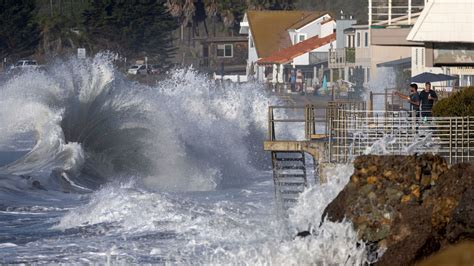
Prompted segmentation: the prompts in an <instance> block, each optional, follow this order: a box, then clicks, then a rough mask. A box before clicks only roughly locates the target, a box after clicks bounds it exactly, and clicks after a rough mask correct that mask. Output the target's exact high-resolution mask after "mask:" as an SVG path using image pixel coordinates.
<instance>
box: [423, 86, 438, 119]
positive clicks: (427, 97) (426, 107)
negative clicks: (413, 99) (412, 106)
mask: <svg viewBox="0 0 474 266" xmlns="http://www.w3.org/2000/svg"><path fill="white" fill-rule="evenodd" d="M437 100H438V95H436V92H435V91H434V90H432V89H431V83H429V82H426V83H425V89H424V90H423V91H421V92H420V101H421V115H422V116H423V117H431V116H432V113H431V111H432V109H433V105H434V103H435V101H437Z"/></svg>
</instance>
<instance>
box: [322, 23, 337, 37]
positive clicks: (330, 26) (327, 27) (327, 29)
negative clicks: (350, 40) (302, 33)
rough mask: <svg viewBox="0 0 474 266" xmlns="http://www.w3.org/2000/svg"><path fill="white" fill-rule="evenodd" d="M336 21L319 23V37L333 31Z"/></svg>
mask: <svg viewBox="0 0 474 266" xmlns="http://www.w3.org/2000/svg"><path fill="white" fill-rule="evenodd" d="M335 28H336V22H335V21H330V22H327V23H324V24H322V25H321V37H325V36H328V35H331V34H333V33H334V29H335Z"/></svg>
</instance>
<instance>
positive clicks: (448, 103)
mask: <svg viewBox="0 0 474 266" xmlns="http://www.w3.org/2000/svg"><path fill="white" fill-rule="evenodd" d="M433 115H434V116H474V87H468V88H464V89H462V90H461V91H459V92H456V93H454V94H453V95H451V96H449V97H448V98H445V99H442V100H440V101H438V102H436V103H435V105H434V106H433Z"/></svg>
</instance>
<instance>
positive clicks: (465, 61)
mask: <svg viewBox="0 0 474 266" xmlns="http://www.w3.org/2000/svg"><path fill="white" fill-rule="evenodd" d="M453 14H455V15H453ZM473 14H474V2H473V1H472V0H457V1H452V0H430V1H429V2H427V3H426V6H425V8H424V9H423V11H422V12H421V15H420V19H419V20H418V21H416V23H415V25H414V27H413V28H412V29H411V30H410V32H409V34H407V37H406V39H407V41H410V42H414V43H417V44H419V45H420V46H417V47H414V48H413V50H412V75H417V74H420V73H422V72H432V73H443V74H448V75H454V76H458V77H459V80H458V81H456V82H444V83H436V84H434V85H435V86H436V88H443V87H446V89H447V90H450V89H451V87H452V86H461V87H464V86H473V85H474V15H473Z"/></svg>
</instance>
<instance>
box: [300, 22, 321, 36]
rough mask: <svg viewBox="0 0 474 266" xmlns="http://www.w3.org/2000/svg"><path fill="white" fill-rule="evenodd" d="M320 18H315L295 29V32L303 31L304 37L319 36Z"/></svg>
mask: <svg viewBox="0 0 474 266" xmlns="http://www.w3.org/2000/svg"><path fill="white" fill-rule="evenodd" d="M319 21H320V20H319V19H318V20H315V21H313V22H311V23H309V24H308V25H306V26H304V27H302V28H300V29H298V30H296V32H297V33H304V34H306V39H309V38H311V37H314V36H316V35H319V36H321V22H319Z"/></svg>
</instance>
